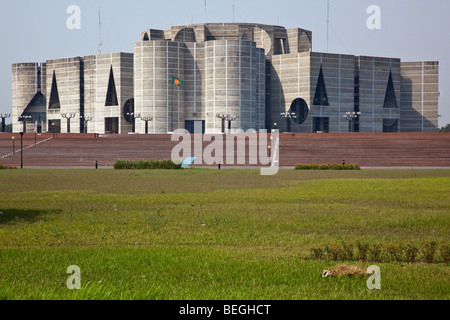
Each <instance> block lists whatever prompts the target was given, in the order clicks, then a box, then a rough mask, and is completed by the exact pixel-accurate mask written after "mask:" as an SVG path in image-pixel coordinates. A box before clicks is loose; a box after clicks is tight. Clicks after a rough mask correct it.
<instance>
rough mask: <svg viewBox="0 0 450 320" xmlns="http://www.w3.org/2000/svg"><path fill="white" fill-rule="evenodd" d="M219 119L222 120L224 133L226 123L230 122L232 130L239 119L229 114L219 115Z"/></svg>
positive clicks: (229, 127)
mask: <svg viewBox="0 0 450 320" xmlns="http://www.w3.org/2000/svg"><path fill="white" fill-rule="evenodd" d="M217 118H219V119H221V120H222V133H225V121H228V130H231V123H232V122H233V121H235V120H236V119H237V117H233V116H231V115H229V114H218V115H217Z"/></svg>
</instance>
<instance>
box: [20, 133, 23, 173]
mask: <svg viewBox="0 0 450 320" xmlns="http://www.w3.org/2000/svg"><path fill="white" fill-rule="evenodd" d="M20 169H23V132H21V133H20Z"/></svg>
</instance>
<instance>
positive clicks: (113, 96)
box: [105, 66, 119, 107]
mask: <svg viewBox="0 0 450 320" xmlns="http://www.w3.org/2000/svg"><path fill="white" fill-rule="evenodd" d="M118 105H119V103H118V101H117V92H116V82H115V81H114V73H113V67H112V66H111V70H110V71H109V81H108V91H107V93H106V102H105V106H106V107H111V106H118Z"/></svg>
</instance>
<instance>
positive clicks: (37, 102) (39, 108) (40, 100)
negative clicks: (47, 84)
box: [23, 91, 46, 114]
mask: <svg viewBox="0 0 450 320" xmlns="http://www.w3.org/2000/svg"><path fill="white" fill-rule="evenodd" d="M45 103H46V101H45V97H44V95H43V94H42V93H41V92H40V91H38V92H37V93H36V94H35V95H34V97H33V99H31V101H30V103H29V104H28V106H27V107H26V108H25V111H24V112H23V113H24V114H28V113H45Z"/></svg>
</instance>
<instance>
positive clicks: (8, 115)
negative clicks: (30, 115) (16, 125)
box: [0, 113, 11, 132]
mask: <svg viewBox="0 0 450 320" xmlns="http://www.w3.org/2000/svg"><path fill="white" fill-rule="evenodd" d="M9 117H11V115H10V114H9V113H0V118H2V132H5V131H6V123H5V119H6V118H9Z"/></svg>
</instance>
